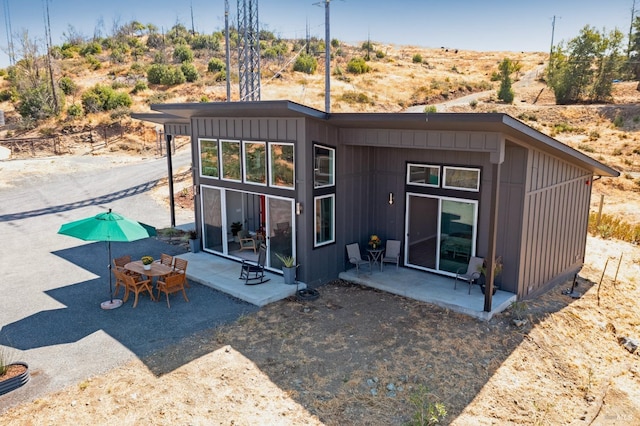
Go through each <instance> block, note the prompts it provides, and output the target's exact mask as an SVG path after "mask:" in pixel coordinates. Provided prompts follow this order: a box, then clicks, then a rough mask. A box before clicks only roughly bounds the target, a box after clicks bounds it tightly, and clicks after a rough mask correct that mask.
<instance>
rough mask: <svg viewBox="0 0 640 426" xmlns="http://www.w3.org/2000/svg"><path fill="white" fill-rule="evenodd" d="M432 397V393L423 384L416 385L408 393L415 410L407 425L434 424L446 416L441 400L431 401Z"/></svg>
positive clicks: (423, 425) (422, 425)
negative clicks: (412, 390) (411, 391)
mask: <svg viewBox="0 0 640 426" xmlns="http://www.w3.org/2000/svg"><path fill="white" fill-rule="evenodd" d="M432 399H433V395H432V394H431V392H429V389H428V388H427V387H426V386H425V385H418V386H416V388H415V391H414V392H413V393H412V394H411V395H409V403H410V404H411V405H412V406H413V408H414V409H415V412H414V414H413V416H412V418H411V421H410V422H409V423H408V425H411V426H430V425H435V424H438V423H440V420H442V419H444V418H445V417H446V416H447V410H446V408H445V405H444V404H443V403H441V402H433V401H432Z"/></svg>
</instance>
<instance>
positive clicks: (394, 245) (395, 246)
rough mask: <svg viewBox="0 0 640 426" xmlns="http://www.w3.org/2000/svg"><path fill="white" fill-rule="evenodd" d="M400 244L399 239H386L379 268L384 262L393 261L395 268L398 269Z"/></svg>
mask: <svg viewBox="0 0 640 426" xmlns="http://www.w3.org/2000/svg"><path fill="white" fill-rule="evenodd" d="M400 245H401V244H400V241H398V240H387V243H386V245H385V248H384V256H383V257H382V263H381V264H380V269H384V264H385V263H395V264H396V269H398V267H399V266H400Z"/></svg>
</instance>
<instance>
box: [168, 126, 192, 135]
mask: <svg viewBox="0 0 640 426" xmlns="http://www.w3.org/2000/svg"><path fill="white" fill-rule="evenodd" d="M164 129H165V132H166V133H167V134H168V135H174V136H191V125H189V124H181V123H178V124H176V123H167V124H165V125H164Z"/></svg>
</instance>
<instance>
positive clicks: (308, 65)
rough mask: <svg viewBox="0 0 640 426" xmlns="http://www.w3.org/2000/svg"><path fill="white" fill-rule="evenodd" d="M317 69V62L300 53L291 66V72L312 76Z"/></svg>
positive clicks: (309, 56)
mask: <svg viewBox="0 0 640 426" xmlns="http://www.w3.org/2000/svg"><path fill="white" fill-rule="evenodd" d="M316 69H318V60H317V59H316V58H314V57H313V56H311V55H307V54H306V53H302V54H301V55H300V56H298V58H297V59H296V62H295V63H294V64H293V70H294V71H299V72H304V73H307V74H313V73H315V72H316Z"/></svg>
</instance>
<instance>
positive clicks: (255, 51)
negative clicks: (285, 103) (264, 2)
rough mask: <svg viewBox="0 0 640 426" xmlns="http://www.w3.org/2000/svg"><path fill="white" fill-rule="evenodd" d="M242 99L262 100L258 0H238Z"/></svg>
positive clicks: (239, 63)
mask: <svg viewBox="0 0 640 426" xmlns="http://www.w3.org/2000/svg"><path fill="white" fill-rule="evenodd" d="M238 65H239V78H240V100H241V101H259V100H260V31H259V29H258V0H238ZM227 78H228V77H227Z"/></svg>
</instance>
